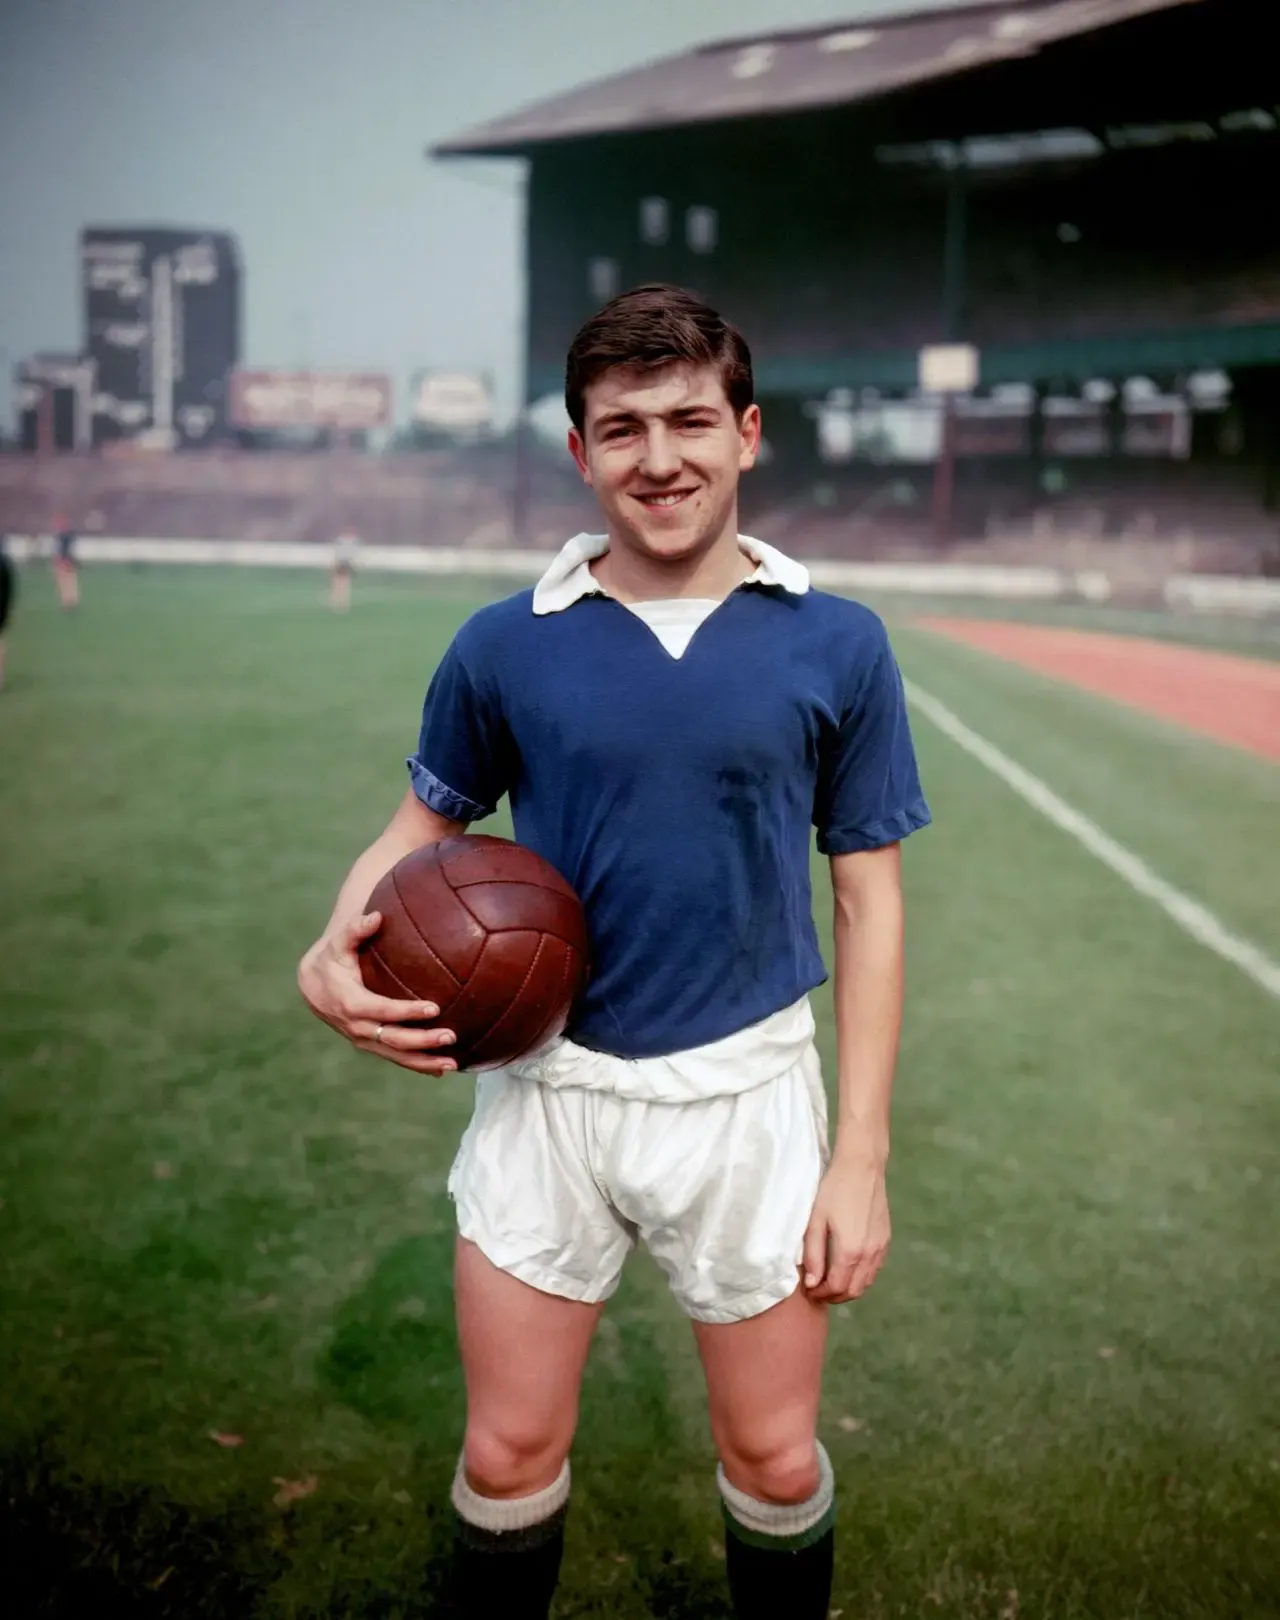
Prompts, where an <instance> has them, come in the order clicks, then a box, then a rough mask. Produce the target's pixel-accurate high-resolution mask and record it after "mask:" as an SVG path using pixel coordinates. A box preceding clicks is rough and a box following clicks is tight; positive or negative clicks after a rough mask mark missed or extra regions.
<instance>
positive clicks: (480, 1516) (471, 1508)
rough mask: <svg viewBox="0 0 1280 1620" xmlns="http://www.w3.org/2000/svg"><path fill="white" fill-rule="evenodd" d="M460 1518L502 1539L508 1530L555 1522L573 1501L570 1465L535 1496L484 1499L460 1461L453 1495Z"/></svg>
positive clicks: (526, 1528) (451, 1493) (460, 1459)
mask: <svg viewBox="0 0 1280 1620" xmlns="http://www.w3.org/2000/svg"><path fill="white" fill-rule="evenodd" d="M450 1496H451V1497H452V1499H453V1505H454V1507H455V1508H456V1509H457V1511H458V1516H459V1517H460V1518H462V1519H465V1520H466V1522H467V1523H468V1524H471V1525H474V1526H475V1527H476V1529H477V1530H488V1531H489V1532H490V1533H491V1534H493V1535H501V1534H502V1533H503V1532H504V1531H507V1530H528V1529H530V1528H531V1527H532V1526H533V1525H535V1524H541V1523H543V1521H544V1520H546V1519H551V1518H554V1517H555V1515H556V1514H557V1513H559V1512H560V1510H561V1508H563V1507H564V1506H565V1504H566V1503H567V1502H568V1500H569V1464H568V1462H567V1461H566V1462H565V1465H564V1467H563V1468H562V1469H561V1470H560V1472H559V1473H558V1474H557V1475H556V1477H555V1479H553V1480H552V1481H551V1483H550V1485H546V1486H544V1487H543V1488H542V1490H540V1491H535V1492H534V1493H533V1495H532V1496H514V1497H497V1496H481V1494H480V1492H479V1491H477V1490H473V1489H472V1487H471V1486H470V1485H469V1484H468V1483H467V1473H466V1468H465V1467H464V1465H463V1460H462V1458H461V1457H459V1458H458V1471H457V1473H455V1474H454V1476H453V1489H452V1491H451V1492H450Z"/></svg>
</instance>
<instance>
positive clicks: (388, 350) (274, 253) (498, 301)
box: [0, 0, 942, 419]
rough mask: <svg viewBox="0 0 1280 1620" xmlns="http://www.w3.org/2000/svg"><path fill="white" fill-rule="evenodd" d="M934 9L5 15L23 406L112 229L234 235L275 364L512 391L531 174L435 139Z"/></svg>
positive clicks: (71, 9)
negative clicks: (764, 44) (441, 369)
mask: <svg viewBox="0 0 1280 1620" xmlns="http://www.w3.org/2000/svg"><path fill="white" fill-rule="evenodd" d="M932 3H942V0H932ZM911 9H918V8H917V6H916V5H915V4H914V3H910V4H908V3H906V0H845V3H844V4H839V3H837V4H825V5H824V4H815V3H812V0H731V3H718V0H643V3H642V4H636V3H634V0H346V3H342V0H0V377H2V380H0V411H3V414H4V416H5V417H6V419H7V418H8V415H9V409H10V405H9V391H8V379H9V373H10V372H11V370H12V367H13V364H14V363H15V362H16V361H17V360H18V359H20V358H21V357H22V356H24V355H27V354H31V353H33V352H35V351H37V350H48V349H54V350H75V349H78V348H79V347H80V344H81V341H82V335H81V317H80V310H79V304H78V298H77V288H76V275H77V248H76V243H77V235H78V233H79V231H80V229H81V227H82V226H83V225H86V224H91V223H92V224H101V225H110V224H124V225H140V224H146V225H164V224H174V225H196V226H202V227H213V228H225V229H228V230H231V231H233V232H234V233H235V234H236V236H237V237H238V238H239V240H240V244H241V249H242V253H243V262H244V269H245V324H244V345H245V360H246V361H247V362H248V363H250V364H253V365H267V366H270V365H282V366H292V365H304V364H305V365H316V366H360V367H372V368H378V369H385V370H390V371H392V372H394V373H395V374H396V376H397V379H398V380H400V381H401V382H403V381H404V380H405V379H407V377H408V376H409V374H410V373H411V372H413V371H415V370H417V369H418V368H419V367H421V366H427V365H432V366H440V365H447V366H461V367H466V368H473V367H474V368H482V369H487V370H491V371H493V372H494V373H495V374H496V375H497V377H498V379H499V385H500V392H501V395H502V397H503V399H504V401H510V399H511V398H512V395H513V392H514V386H515V379H516V376H517V366H518V350H519V322H520V308H521V299H522V289H521V287H520V275H519V253H518V240H519V182H518V172H519V171H518V169H517V167H516V166H515V165H511V164H484V165H473V164H465V165H453V166H450V165H447V164H439V163H433V162H429V161H427V160H426V159H425V158H424V156H423V152H424V148H425V147H427V146H428V145H430V144H431V143H432V142H434V141H437V140H440V139H442V138H444V137H445V136H448V135H451V134H454V133H456V132H457V131H459V130H461V129H464V128H466V127H468V126H470V125H472V124H476V123H480V122H482V121H484V120H486V119H489V118H493V117H497V116H500V115H501V114H504V113H507V112H510V111H512V110H513V109H514V108H516V107H518V106H520V105H522V104H525V103H528V102H531V101H536V100H538V99H540V98H542V97H544V96H549V95H554V94H556V93H557V92H559V91H562V90H566V89H569V88H571V87H573V86H574V85H576V84H580V83H582V82H583V81H586V80H589V79H593V78H599V77H602V76H603V75H605V74H608V73H614V72H618V71H620V70H623V69H625V68H628V67H632V66H634V65H636V64H638V63H641V62H645V61H649V60H652V59H653V58H655V57H660V56H664V55H667V54H669V53H671V52H674V51H679V50H682V49H684V48H686V47H688V46H691V45H695V44H699V43H702V42H705V41H706V40H708V39H719V38H726V37H732V36H734V35H737V34H742V33H751V32H754V31H764V30H768V29H772V28H779V27H783V26H786V27H800V26H804V25H806V24H808V23H822V22H827V21H839V20H842V19H848V20H855V19H860V18H864V17H866V16H868V15H884V14H885V13H887V12H891V11H895V10H899V11H901V10H911ZM477 168H479V169H480V170H482V171H483V172H482V173H480V174H477V173H476V172H475V171H476V169H477ZM402 407H403V396H402Z"/></svg>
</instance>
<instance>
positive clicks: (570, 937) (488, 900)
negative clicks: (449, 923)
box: [458, 883, 586, 950]
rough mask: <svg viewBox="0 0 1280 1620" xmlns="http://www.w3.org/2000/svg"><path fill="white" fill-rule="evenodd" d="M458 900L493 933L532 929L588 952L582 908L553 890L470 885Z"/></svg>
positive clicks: (529, 885) (530, 885) (513, 885)
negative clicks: (554, 936)
mask: <svg viewBox="0 0 1280 1620" xmlns="http://www.w3.org/2000/svg"><path fill="white" fill-rule="evenodd" d="M458 900H459V901H460V902H461V903H462V905H464V906H465V907H466V909H467V910H468V911H469V912H470V913H471V914H472V916H474V917H475V918H476V919H477V920H478V922H479V923H480V924H481V925H482V926H483V927H484V928H486V929H487V930H488V931H489V932H490V933H499V932H501V931H502V930H503V929H507V928H533V929H536V930H537V931H538V932H539V933H543V934H554V935H556V937H557V938H558V939H562V940H564V941H565V943H566V944H567V945H573V946H575V947H577V948H578V949H580V950H584V949H585V948H586V938H585V934H586V930H585V929H584V928H583V925H582V907H581V906H580V905H579V904H578V902H577V901H576V900H571V899H567V898H566V897H565V896H564V895H563V894H559V893H557V892H556V891H555V890H554V889H544V888H542V887H541V886H540V885H535V884H533V883H470V884H468V885H467V887H466V888H465V889H459V890H458Z"/></svg>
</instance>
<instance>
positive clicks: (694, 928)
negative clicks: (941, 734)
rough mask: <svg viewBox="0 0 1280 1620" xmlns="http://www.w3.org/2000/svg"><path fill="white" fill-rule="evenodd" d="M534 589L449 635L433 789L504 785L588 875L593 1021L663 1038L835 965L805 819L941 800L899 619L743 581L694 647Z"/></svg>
mask: <svg viewBox="0 0 1280 1620" xmlns="http://www.w3.org/2000/svg"><path fill="white" fill-rule="evenodd" d="M760 549H763V548H760ZM780 560H781V561H784V562H785V561H786V559H780ZM790 566H791V568H792V569H793V570H795V571H796V572H797V573H799V574H801V575H803V570H800V569H799V568H798V566H797V565H795V564H791V565H790ZM533 594H534V593H533V592H532V591H521V592H519V593H518V594H517V595H515V596H511V597H508V598H507V599H506V600H504V601H500V602H496V603H493V604H492V605H490V606H488V607H485V608H482V609H481V610H480V611H479V612H478V613H476V614H475V615H474V616H473V617H472V618H470V619H469V620H468V621H467V622H466V623H465V624H464V625H463V626H462V628H461V629H460V630H459V632H458V634H457V636H456V637H455V639H454V641H453V643H452V645H451V646H450V647H449V649H448V651H447V652H446V654H445V656H444V658H443V659H442V661H441V663H440V665H439V667H438V669H437V670H436V672H435V675H434V677H433V678H432V680H431V683H430V687H429V689H428V691H427V697H426V702H425V705H424V708H423V716H422V728H421V734H420V737H419V742H418V749H417V753H416V754H415V755H414V756H413V757H412V758H411V759H410V760H409V762H408V763H409V769H410V775H411V779H412V782H413V786H414V789H415V791H416V792H417V794H418V796H419V798H420V799H421V800H422V802H423V803H424V804H426V805H427V806H429V808H431V809H432V810H435V811H436V812H438V813H439V814H440V815H443V816H447V817H449V818H451V819H453V820H458V821H465V822H471V821H477V820H479V819H480V818H482V817H484V816H487V815H489V814H491V813H492V811H493V810H494V809H495V807H496V806H497V804H498V802H499V800H500V799H501V798H502V797H503V795H504V794H506V795H508V796H509V798H510V803H511V811H512V818H513V822H514V826H515V834H516V837H517V839H518V840H519V841H520V842H521V843H522V844H526V845H527V846H528V847H529V848H530V849H533V850H536V851H537V852H538V854H540V855H542V856H544V857H545V858H546V859H547V860H548V861H550V862H551V864H552V865H553V866H554V867H555V868H556V869H557V870H558V871H559V872H561V873H562V874H563V875H564V877H565V878H567V879H568V881H569V882H570V883H571V884H572V885H573V887H574V888H575V890H576V891H577V893H578V894H579V895H580V896H581V898H582V901H583V904H584V906H585V908H586V914H587V920H588V924H589V927H590V932H591V941H592V951H593V972H592V977H591V980H590V983H589V985H588V987H587V990H586V992H585V994H584V996H583V998H582V1000H581V1002H580V1004H579V1007H578V1009H577V1012H576V1015H575V1020H574V1022H573V1024H572V1026H571V1027H570V1030H569V1032H568V1033H569V1034H570V1035H571V1036H572V1038H573V1039H574V1040H575V1041H578V1042H580V1043H581V1044H582V1045H584V1046H588V1047H593V1048H596V1049H597V1050H600V1051H605V1052H611V1053H616V1054H617V1055H619V1056H622V1057H635V1058H640V1057H651V1056H660V1055H663V1054H666V1053H670V1052H678V1051H684V1050H687V1049H688V1048H690V1047H694V1046H700V1045H702V1044H703V1043H705V1042H708V1041H713V1040H718V1039H720V1038H722V1037H723V1036H725V1035H730V1034H732V1033H734V1031H736V1030H739V1029H742V1028H744V1027H746V1026H747V1025H748V1024H752V1023H756V1022H758V1021H759V1020H760V1019H762V1018H765V1017H767V1016H768V1015H769V1014H770V1013H773V1012H776V1011H778V1010H779V1009H780V1008H782V1007H786V1006H788V1005H790V1004H791V1003H792V1002H793V1001H796V1000H797V999H798V998H799V997H800V996H802V995H804V994H805V993H806V992H807V991H809V990H811V989H813V988H814V986H816V985H818V984H820V983H822V981H823V979H824V978H825V977H826V973H825V969H824V967H823V962H822V956H821V952H820V951H819V948H818V940H817V934H816V930H815V928H814V923H813V916H812V896H811V890H810V880H809V859H810V837H811V834H810V828H811V827H816V829H817V838H818V848H819V849H820V850H821V851H822V852H823V853H825V854H843V853H847V852H849V851H853V850H862V849H875V848H879V847H881V846H883V845H886V844H891V843H895V842H897V841H898V840H899V839H902V838H904V837H906V836H907V834H909V833H911V832H913V831H915V830H916V829H917V828H919V827H923V826H925V825H926V824H927V823H928V821H929V809H928V806H927V804H926V803H925V800H924V796H923V794H922V792H921V787H920V781H919V775H918V772H917V768H916V760H915V753H914V749H913V747H912V741H911V733H910V728H909V725H908V721H907V713H906V704H905V700H904V697H903V690H902V681H901V677H900V675H899V673H898V667H897V664H896V661H895V659H894V656H893V652H892V649H891V648H890V645H889V639H888V636H887V634H886V631H885V628H884V625H883V624H882V623H881V621H880V619H879V618H878V617H877V616H876V615H875V614H874V613H872V612H871V611H870V610H869V609H868V608H865V607H863V606H861V605H860V604H859V603H856V602H853V601H849V600H848V599H846V598H843V597H837V596H831V595H827V594H825V593H823V592H821V591H815V590H801V591H792V590H787V589H785V588H783V587H781V586H779V585H777V584H772V583H764V584H761V583H752V582H748V583H747V584H745V585H743V586H740V587H739V588H738V589H737V590H735V591H734V592H733V593H732V594H731V595H730V596H728V597H727V598H726V599H725V601H723V602H722V603H720V605H719V606H718V607H717V608H716V609H715V610H714V611H713V612H712V613H711V614H710V615H709V616H708V617H707V618H706V619H705V621H704V622H703V623H702V625H701V626H700V627H699V629H698V630H697V632H696V633H695V635H694V636H693V639H692V641H691V642H690V643H689V646H688V648H687V650H686V651H685V652H684V654H683V656H682V657H680V658H678V659H677V658H673V657H672V656H671V654H670V653H668V652H667V651H666V650H665V649H664V648H663V646H662V645H661V643H660V642H659V641H658V639H657V637H656V636H655V635H654V633H653V631H652V630H651V629H650V628H649V627H648V626H647V625H646V624H644V623H643V622H642V621H641V620H640V619H639V618H638V617H637V616H636V615H635V614H633V613H631V612H630V611H629V610H628V609H627V608H626V607H624V606H623V605H622V604H621V603H619V602H616V601H614V600H613V599H612V598H611V597H608V596H606V595H603V594H599V593H596V594H591V595H584V596H581V597H580V598H578V599H577V600H574V601H572V602H571V604H570V605H569V606H567V607H565V608H564V609H563V610H562V611H558V612H551V613H545V612H543V613H535V612H534V611H533Z"/></svg>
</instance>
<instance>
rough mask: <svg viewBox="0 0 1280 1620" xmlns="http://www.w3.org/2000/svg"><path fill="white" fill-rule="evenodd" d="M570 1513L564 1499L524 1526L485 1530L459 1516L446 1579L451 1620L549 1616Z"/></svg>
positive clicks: (541, 1619) (539, 1618)
mask: <svg viewBox="0 0 1280 1620" xmlns="http://www.w3.org/2000/svg"><path fill="white" fill-rule="evenodd" d="M567 1514H568V1505H567V1504H566V1505H565V1506H564V1507H562V1508H560V1509H559V1510H558V1511H557V1512H556V1513H554V1514H553V1515H552V1516H551V1518H549V1519H544V1520H543V1521H542V1522H541V1523H540V1524H533V1525H530V1526H529V1527H528V1528H527V1529H524V1530H481V1529H480V1528H479V1527H478V1526H477V1525H474V1524H468V1523H467V1521H466V1520H465V1519H464V1518H462V1517H461V1516H459V1517H458V1519H457V1526H456V1531H455V1535H454V1543H453V1564H452V1568H451V1569H450V1572H449V1581H448V1607H447V1609H446V1613H447V1614H448V1615H449V1616H450V1620H547V1616H548V1615H549V1614H550V1612H551V1599H552V1597H553V1596H554V1595H555V1590H556V1582H557V1581H558V1580H559V1578H560V1560H561V1558H562V1557H563V1555H564V1521H565V1518H566V1515H567Z"/></svg>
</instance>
